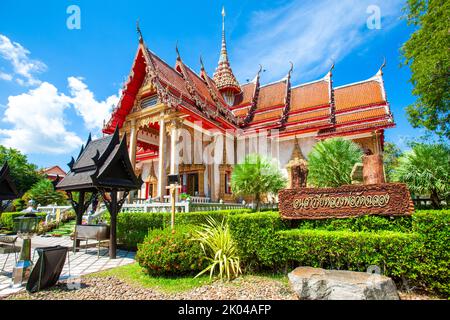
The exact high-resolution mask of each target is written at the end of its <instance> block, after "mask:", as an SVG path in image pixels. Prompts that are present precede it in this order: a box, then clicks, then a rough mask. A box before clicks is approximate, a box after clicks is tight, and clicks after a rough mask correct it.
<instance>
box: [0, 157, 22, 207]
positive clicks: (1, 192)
mask: <svg viewBox="0 0 450 320" xmlns="http://www.w3.org/2000/svg"><path fill="white" fill-rule="evenodd" d="M18 196H19V194H18V192H17V189H16V185H15V184H14V181H13V180H12V178H11V175H10V171H9V166H8V163H7V162H5V163H4V164H3V165H2V166H1V167H0V201H2V200H13V199H16V198H17V197H18Z"/></svg>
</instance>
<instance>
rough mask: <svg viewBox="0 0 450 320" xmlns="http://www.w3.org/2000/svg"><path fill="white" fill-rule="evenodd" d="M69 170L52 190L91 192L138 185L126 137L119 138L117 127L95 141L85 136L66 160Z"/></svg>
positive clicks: (130, 187) (138, 180) (129, 187)
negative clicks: (78, 149)
mask: <svg viewBox="0 0 450 320" xmlns="http://www.w3.org/2000/svg"><path fill="white" fill-rule="evenodd" d="M69 167H70V172H69V173H68V174H67V176H65V177H64V178H63V179H62V180H61V181H60V182H58V184H57V185H56V189H58V190H66V191H93V190H95V189H101V188H104V189H117V190H135V189H139V188H140V187H141V185H142V180H141V179H140V178H138V177H136V175H135V173H134V170H133V168H132V165H131V162H130V158H129V156H128V151H127V145H126V136H124V137H123V138H122V140H120V138H119V131H118V129H116V130H115V132H114V134H112V135H110V136H106V137H103V138H100V139H97V140H91V138H90V137H89V139H88V142H87V143H86V147H82V148H81V152H80V154H79V156H78V158H77V160H74V159H73V158H72V161H71V162H70V163H69Z"/></svg>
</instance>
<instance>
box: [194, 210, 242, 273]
mask: <svg viewBox="0 0 450 320" xmlns="http://www.w3.org/2000/svg"><path fill="white" fill-rule="evenodd" d="M192 240H194V241H198V242H200V246H201V248H202V250H203V252H204V254H205V256H206V259H207V260H208V261H209V262H210V263H209V265H208V266H207V267H206V268H205V269H203V270H202V271H201V272H200V273H199V274H198V275H197V276H196V277H198V276H201V275H202V274H204V273H206V272H208V271H209V276H210V278H211V279H212V278H213V276H214V274H216V275H217V277H218V278H219V279H221V280H222V281H223V280H225V279H226V280H227V281H230V280H231V279H233V278H236V277H238V276H239V275H240V274H241V273H242V270H241V267H240V259H239V256H238V254H237V246H236V243H235V242H234V240H233V238H232V237H231V233H230V229H229V227H228V224H226V223H225V222H224V221H223V220H222V222H220V223H219V222H217V221H216V220H214V219H213V218H211V217H207V223H206V224H202V225H201V226H200V228H199V229H198V230H196V231H194V236H193V238H192Z"/></svg>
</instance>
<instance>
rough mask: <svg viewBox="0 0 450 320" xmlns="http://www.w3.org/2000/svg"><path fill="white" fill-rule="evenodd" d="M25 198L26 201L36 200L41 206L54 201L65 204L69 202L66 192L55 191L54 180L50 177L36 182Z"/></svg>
mask: <svg viewBox="0 0 450 320" xmlns="http://www.w3.org/2000/svg"><path fill="white" fill-rule="evenodd" d="M23 198H24V200H26V201H29V200H34V201H36V203H38V204H40V205H41V206H47V205H49V204H53V203H56V204H58V205H63V204H65V203H66V202H67V198H66V196H65V194H64V193H63V192H60V191H55V188H54V187H53V184H52V182H51V181H50V180H48V179H42V180H40V181H38V182H37V183H35V184H34V185H33V186H32V187H31V189H30V190H28V192H27V193H26V194H25V195H24V197H23Z"/></svg>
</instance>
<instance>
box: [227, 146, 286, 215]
mask: <svg viewBox="0 0 450 320" xmlns="http://www.w3.org/2000/svg"><path fill="white" fill-rule="evenodd" d="M285 186H286V179H285V178H284V177H283V175H282V173H281V171H280V170H279V169H278V167H277V166H275V165H274V164H272V163H271V162H270V161H269V160H267V159H265V158H263V157H262V156H260V155H259V154H250V155H248V156H246V157H245V159H244V162H243V163H241V164H237V165H236V166H235V167H234V169H233V174H232V175H231V190H232V191H233V193H234V194H235V195H236V196H253V197H254V199H255V202H256V210H257V211H259V210H260V207H261V198H262V196H263V195H264V194H276V193H278V191H279V190H281V189H283V188H284V187H285Z"/></svg>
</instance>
